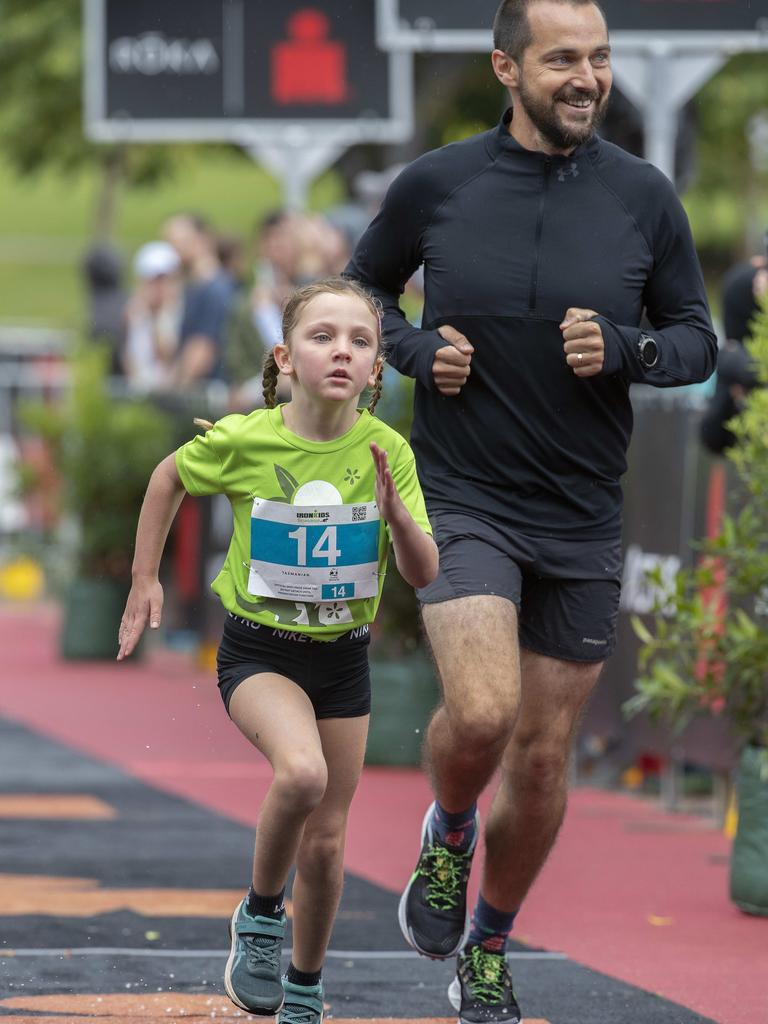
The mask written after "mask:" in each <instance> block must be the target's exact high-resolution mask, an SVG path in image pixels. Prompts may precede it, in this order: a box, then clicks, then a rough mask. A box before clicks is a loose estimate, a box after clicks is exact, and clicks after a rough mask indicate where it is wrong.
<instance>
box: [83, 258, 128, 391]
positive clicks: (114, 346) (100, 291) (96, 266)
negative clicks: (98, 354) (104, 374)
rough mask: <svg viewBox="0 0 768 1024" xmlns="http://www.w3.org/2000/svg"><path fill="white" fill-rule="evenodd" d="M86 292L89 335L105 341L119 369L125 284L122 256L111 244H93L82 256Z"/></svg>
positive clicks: (114, 370)
mask: <svg viewBox="0 0 768 1024" xmlns="http://www.w3.org/2000/svg"><path fill="white" fill-rule="evenodd" d="M83 274H84V276H85V284H86V293H87V323H86V331H87V334H88V337H89V338H91V339H92V340H94V341H103V342H105V343H106V344H107V345H108V346H109V348H110V351H111V353H112V359H111V372H112V373H120V361H119V356H118V353H119V351H120V348H121V346H122V343H123V336H124V334H123V332H124V321H123V311H124V309H125V302H126V298H127V296H126V293H125V289H124V288H123V284H122V277H123V260H122V257H121V256H120V253H119V252H118V251H117V250H116V249H115V248H114V247H113V246H111V245H108V244H106V243H99V244H97V245H94V246H92V247H91V248H90V249H89V250H88V251H87V252H86V254H85V257H84V259H83Z"/></svg>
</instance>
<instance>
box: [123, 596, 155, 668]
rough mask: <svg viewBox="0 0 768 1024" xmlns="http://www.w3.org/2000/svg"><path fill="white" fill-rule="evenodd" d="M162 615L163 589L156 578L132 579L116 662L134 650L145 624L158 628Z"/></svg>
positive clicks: (151, 627)
mask: <svg viewBox="0 0 768 1024" xmlns="http://www.w3.org/2000/svg"><path fill="white" fill-rule="evenodd" d="M162 614H163V588H162V586H161V584H160V581H159V580H158V579H157V577H156V576H155V577H150V576H138V577H134V580H133V585H132V587H131V592H130V594H129V595H128V601H127V602H126V605H125V611H124V612H123V617H122V619H121V621H120V631H119V633H118V636H117V641H118V644H119V649H118V652H117V660H118V661H122V660H123V658H127V657H128V655H129V654H132V653H133V651H134V650H135V649H136V644H137V643H138V642H139V640H140V638H141V634H142V633H143V632H144V630H145V628H146V625H147V622H149V628H150V629H157V628H158V626H159V625H160V619H161V617H162Z"/></svg>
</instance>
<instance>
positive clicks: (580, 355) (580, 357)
mask: <svg viewBox="0 0 768 1024" xmlns="http://www.w3.org/2000/svg"><path fill="white" fill-rule="evenodd" d="M576 358H577V359H578V360H579V362H581V361H582V359H583V358H584V356H583V355H582V353H581V352H577V353H576Z"/></svg>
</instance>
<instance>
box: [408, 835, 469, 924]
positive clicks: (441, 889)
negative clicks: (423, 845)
mask: <svg viewBox="0 0 768 1024" xmlns="http://www.w3.org/2000/svg"><path fill="white" fill-rule="evenodd" d="M466 864H467V856H466V854H463V853H454V852H453V850H447V849H446V848H445V847H444V846H438V845H437V844H434V845H432V846H430V847H429V848H428V849H427V850H426V851H425V852H424V853H423V854H422V856H421V860H420V861H419V866H418V868H417V871H416V874H417V875H421V876H422V877H423V878H424V879H425V880H426V883H427V886H426V895H425V898H426V901H427V903H428V905H429V906H430V907H432V908H433V909H435V910H453V909H455V907H457V906H458V905H459V900H460V898H461V888H462V882H463V880H464V871H465V869H466Z"/></svg>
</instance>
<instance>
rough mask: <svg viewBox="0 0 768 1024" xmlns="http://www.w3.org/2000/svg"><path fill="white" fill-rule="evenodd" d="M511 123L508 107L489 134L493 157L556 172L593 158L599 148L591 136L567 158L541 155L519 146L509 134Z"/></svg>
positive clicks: (597, 140) (598, 140)
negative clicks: (514, 159) (509, 157)
mask: <svg viewBox="0 0 768 1024" xmlns="http://www.w3.org/2000/svg"><path fill="white" fill-rule="evenodd" d="M511 121H512V107H508V108H507V109H506V110H505V111H504V114H503V115H502V118H501V120H500V121H499V123H498V125H497V126H496V129H495V130H492V131H491V132H489V149H490V151H491V153H493V155H494V156H500V155H502V154H510V155H514V156H517V157H518V158H520V159H524V160H528V161H530V163H531V164H533V165H535V164H540V165H541V166H542V169H543V167H544V166H545V165H547V166H549V167H550V168H554V169H555V170H557V169H558V168H559V167H561V166H562V165H565V164H570V163H573V162H576V163H578V162H580V161H581V160H583V159H585V158H587V159H589V158H590V157H593V156H594V155H595V154H596V153H597V152H598V150H599V148H600V137H599V136H598V135H593V136H592V137H591V138H590V139H587V141H586V142H583V143H582V144H581V145H580V146H577V147H576V148H575V149H574V150H573V152H572V153H569V154H568V156H562V155H560V154H556V155H552V154H549V153H543V152H542V151H541V150H537V149H526V148H525V146H521V145H520V143H519V142H518V141H517V139H516V138H515V137H514V136H512V135H510V134H509V125H510V123H511Z"/></svg>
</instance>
